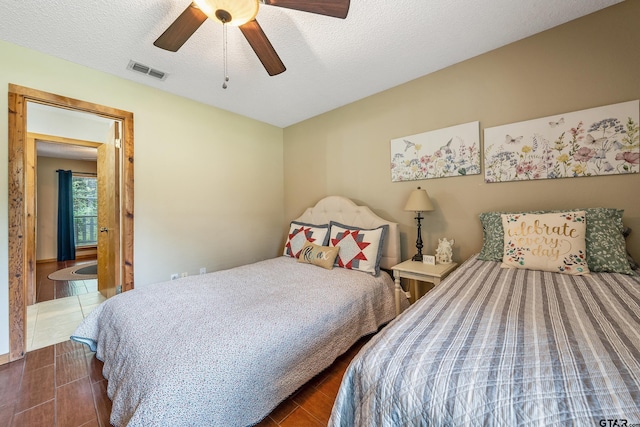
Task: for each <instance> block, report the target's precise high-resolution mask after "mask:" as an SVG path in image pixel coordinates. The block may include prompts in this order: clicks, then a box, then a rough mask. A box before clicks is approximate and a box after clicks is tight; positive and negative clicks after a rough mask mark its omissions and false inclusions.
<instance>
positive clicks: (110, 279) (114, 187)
mask: <svg viewBox="0 0 640 427" xmlns="http://www.w3.org/2000/svg"><path fill="white" fill-rule="evenodd" d="M112 129H113V132H112V133H113V138H112V139H113V141H110V143H107V144H102V145H101V146H100V147H98V165H97V168H98V290H99V291H100V293H101V294H102V295H104V297H105V298H110V297H112V296H114V295H115V294H116V291H117V288H118V286H120V223H119V222H120V221H119V219H120V203H119V200H118V196H119V180H118V177H119V176H120V175H119V170H118V169H119V163H118V162H117V161H116V159H117V158H118V150H119V148H118V145H119V144H117V142H118V141H119V132H118V130H119V123H118V122H116V123H114V127H113V128H112Z"/></svg>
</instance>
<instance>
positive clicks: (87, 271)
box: [47, 261, 98, 280]
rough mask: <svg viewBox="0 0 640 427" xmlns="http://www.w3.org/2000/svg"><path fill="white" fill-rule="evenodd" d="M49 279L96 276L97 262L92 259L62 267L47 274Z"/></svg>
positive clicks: (80, 278) (79, 278) (92, 277)
mask: <svg viewBox="0 0 640 427" xmlns="http://www.w3.org/2000/svg"><path fill="white" fill-rule="evenodd" d="M47 277H49V279H51V280H85V279H97V278H98V262H97V261H92V262H88V263H84V264H78V265H74V266H73V267H67V268H63V269H62V270H58V271H54V272H53V273H51V274H49V276H47Z"/></svg>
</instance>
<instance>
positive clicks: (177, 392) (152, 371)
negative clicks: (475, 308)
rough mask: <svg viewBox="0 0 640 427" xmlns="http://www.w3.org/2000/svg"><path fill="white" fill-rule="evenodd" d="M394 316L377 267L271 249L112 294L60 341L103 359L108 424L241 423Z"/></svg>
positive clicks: (389, 286)
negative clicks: (339, 264) (299, 257)
mask: <svg viewBox="0 0 640 427" xmlns="http://www.w3.org/2000/svg"><path fill="white" fill-rule="evenodd" d="M394 316H395V305H394V293H393V281H392V280H391V278H390V277H389V276H388V275H386V274H384V273H383V274H381V275H380V276H379V277H377V278H374V277H372V276H370V275H368V274H365V273H361V272H355V271H349V270H345V269H341V268H334V269H333V270H325V269H322V268H319V267H316V266H312V265H309V264H301V263H298V262H296V260H294V259H292V258H287V257H280V258H275V259H271V260H267V261H262V262H258V263H255V264H250V265H247V266H243V267H238V268H235V269H231V270H226V271H220V272H216V273H210V274H206V275H200V276H192V277H188V278H185V279H180V280H176V281H171V282H165V283H160V284H157V285H153V286H149V287H146V288H143V289H137V290H133V291H130V292H126V293H123V294H121V295H118V296H116V297H113V298H111V299H109V300H107V301H105V302H104V303H103V304H101V305H100V306H99V307H97V308H96V309H95V310H94V311H93V312H92V313H91V314H90V315H89V316H88V317H87V318H86V319H85V321H84V322H83V323H82V324H81V325H80V326H79V327H78V328H77V329H76V331H75V333H74V334H73V336H72V339H74V340H76V341H80V342H85V343H87V344H89V345H90V346H92V349H93V350H94V351H96V356H97V357H98V359H100V360H102V361H104V370H103V374H104V376H105V378H107V380H108V383H109V385H108V390H107V391H108V394H109V397H110V398H111V399H112V401H113V409H112V413H111V423H112V424H114V425H115V426H125V425H129V426H172V427H176V426H246V425H252V424H255V423H257V422H259V421H260V420H261V419H262V418H264V417H265V416H266V415H267V414H268V413H270V412H271V411H272V410H273V408H275V407H276V406H277V405H278V404H279V403H280V402H281V401H282V400H284V399H285V398H287V397H288V396H289V395H290V394H292V393H293V392H294V391H295V390H296V389H297V388H299V387H300V386H301V385H303V384H304V383H305V382H307V381H308V380H310V379H311V378H312V377H313V376H315V375H316V374H317V373H319V372H321V371H322V370H323V369H324V368H326V367H327V366H329V365H330V364H331V363H332V362H333V361H334V360H335V358H336V357H337V356H339V355H340V354H341V353H343V352H344V351H346V350H347V349H348V348H349V347H350V346H351V345H352V344H353V343H354V342H355V341H357V340H358V338H360V337H361V336H363V335H366V334H368V333H371V332H374V331H376V329H377V328H378V327H379V326H380V325H382V324H384V323H385V322H388V321H389V320H391V319H392V318H393V317H394Z"/></svg>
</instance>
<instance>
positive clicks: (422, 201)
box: [404, 187, 433, 262]
mask: <svg viewBox="0 0 640 427" xmlns="http://www.w3.org/2000/svg"><path fill="white" fill-rule="evenodd" d="M404 210H405V211H411V212H415V213H416V220H417V221H418V238H417V239H416V248H417V249H418V253H417V254H415V255H414V256H413V258H411V259H412V260H413V261H420V262H422V247H423V246H422V234H421V231H420V228H421V224H420V221H421V220H422V216H421V215H420V214H421V213H422V212H428V211H432V210H433V204H432V203H431V199H429V195H428V194H427V190H423V189H421V188H420V187H418V189H417V190H413V191H412V192H411V194H410V195H409V200H407V204H406V205H405V207H404Z"/></svg>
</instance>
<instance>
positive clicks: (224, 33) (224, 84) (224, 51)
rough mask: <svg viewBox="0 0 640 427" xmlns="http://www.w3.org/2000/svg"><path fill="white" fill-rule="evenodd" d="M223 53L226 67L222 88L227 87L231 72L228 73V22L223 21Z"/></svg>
mask: <svg viewBox="0 0 640 427" xmlns="http://www.w3.org/2000/svg"><path fill="white" fill-rule="evenodd" d="M222 55H223V57H224V58H223V64H224V65H223V67H224V82H223V83H222V89H226V88H227V82H228V81H229V74H228V73H227V23H226V22H223V23H222Z"/></svg>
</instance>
